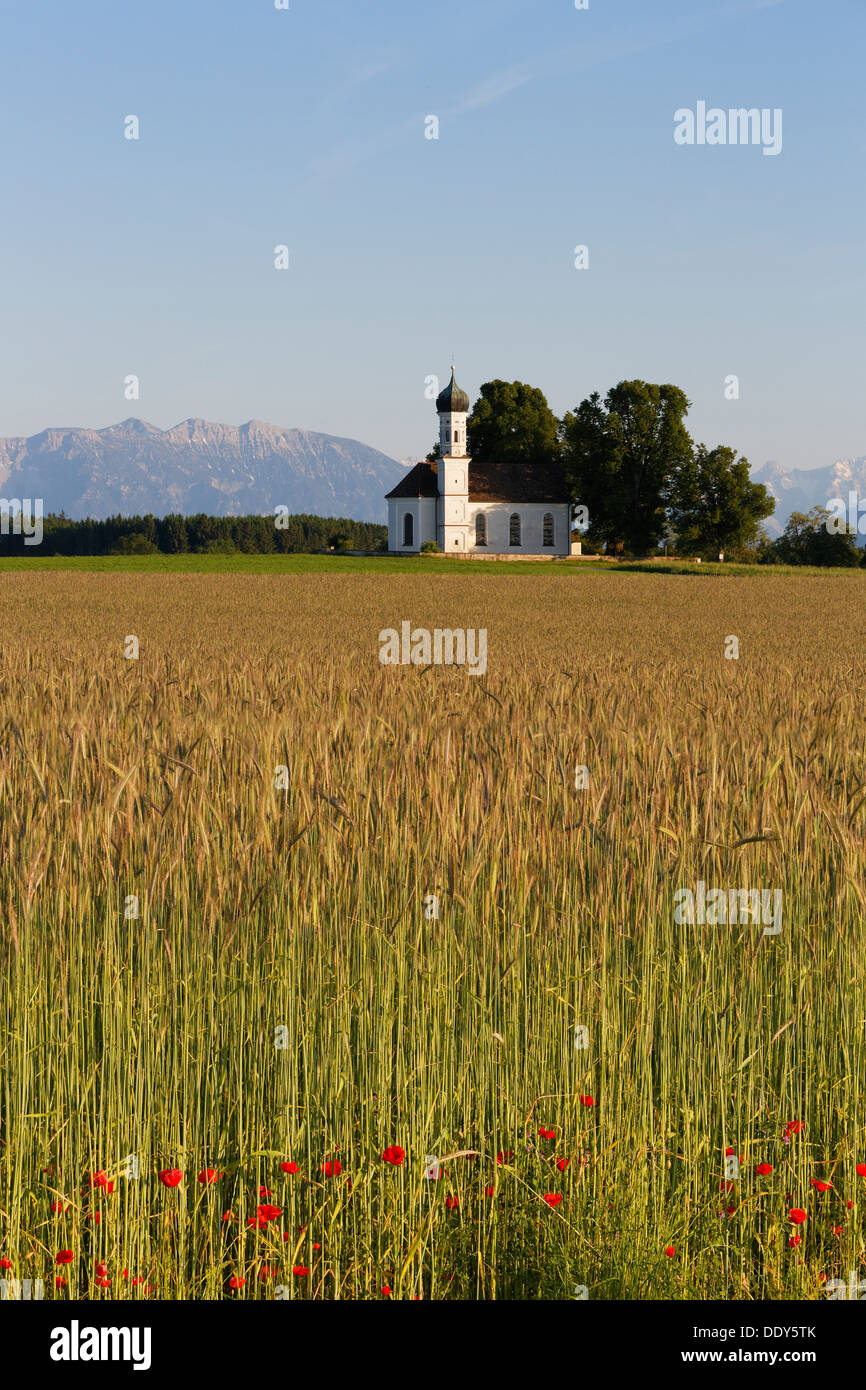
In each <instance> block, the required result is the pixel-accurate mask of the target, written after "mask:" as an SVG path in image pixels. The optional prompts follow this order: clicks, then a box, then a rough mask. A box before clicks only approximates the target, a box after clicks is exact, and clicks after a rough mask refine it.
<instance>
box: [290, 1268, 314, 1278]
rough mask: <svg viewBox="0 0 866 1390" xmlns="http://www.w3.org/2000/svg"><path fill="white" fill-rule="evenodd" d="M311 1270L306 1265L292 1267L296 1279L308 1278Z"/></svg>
mask: <svg viewBox="0 0 866 1390" xmlns="http://www.w3.org/2000/svg"><path fill="white" fill-rule="evenodd" d="M309 1272H310V1271H309V1269H308V1268H307V1266H306V1265H294V1266H293V1268H292V1273H293V1274H294V1276H295V1278H296V1279H306V1277H307V1275H308V1274H309Z"/></svg>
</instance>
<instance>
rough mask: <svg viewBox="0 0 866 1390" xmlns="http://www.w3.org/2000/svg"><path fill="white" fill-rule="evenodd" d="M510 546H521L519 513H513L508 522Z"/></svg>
mask: <svg viewBox="0 0 866 1390" xmlns="http://www.w3.org/2000/svg"><path fill="white" fill-rule="evenodd" d="M508 544H509V545H520V517H519V516H518V515H517V512H512V513H511V519H510V520H509V522H508Z"/></svg>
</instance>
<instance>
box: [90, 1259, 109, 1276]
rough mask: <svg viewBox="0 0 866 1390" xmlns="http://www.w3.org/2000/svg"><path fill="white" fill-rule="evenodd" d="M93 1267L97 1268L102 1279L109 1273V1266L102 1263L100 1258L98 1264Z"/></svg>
mask: <svg viewBox="0 0 866 1390" xmlns="http://www.w3.org/2000/svg"><path fill="white" fill-rule="evenodd" d="M93 1268H94V1269H95V1270H96V1273H97V1274H98V1275H99V1277H100V1279H104V1278H105V1276H106V1275H107V1273H108V1266H107V1265H104V1264H100V1262H99V1261H98V1260H97V1262H96V1264H95V1265H94V1266H93Z"/></svg>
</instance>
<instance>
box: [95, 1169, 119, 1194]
mask: <svg viewBox="0 0 866 1390" xmlns="http://www.w3.org/2000/svg"><path fill="white" fill-rule="evenodd" d="M90 1186H91V1187H101V1188H103V1189H104V1191H105V1192H113V1191H114V1183H113V1182H109V1181H108V1174H107V1173H103V1172H102V1171H100V1172H98V1173H94V1174H93V1177H92V1178H91V1179H90Z"/></svg>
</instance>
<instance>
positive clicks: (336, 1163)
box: [320, 1158, 343, 1178]
mask: <svg viewBox="0 0 866 1390" xmlns="http://www.w3.org/2000/svg"><path fill="white" fill-rule="evenodd" d="M320 1171H321V1172H323V1173H324V1175H325V1177H326V1178H331V1177H334V1178H335V1177H336V1176H337V1174H338V1173H342V1171H343V1165H342V1163H341V1162H340V1160H339V1159H338V1158H334V1159H329V1160H328V1162H327V1163H323V1164H322V1167H321V1170H320Z"/></svg>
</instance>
